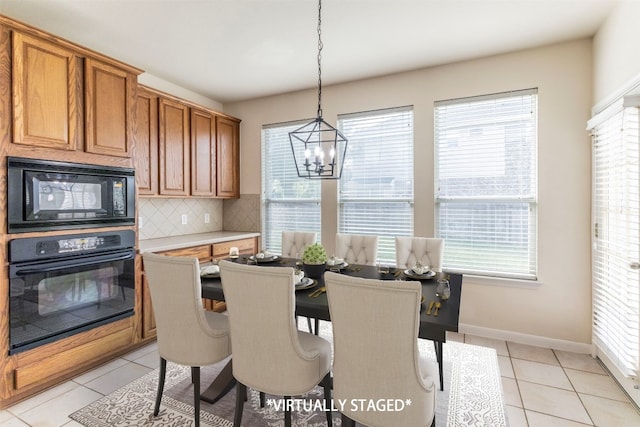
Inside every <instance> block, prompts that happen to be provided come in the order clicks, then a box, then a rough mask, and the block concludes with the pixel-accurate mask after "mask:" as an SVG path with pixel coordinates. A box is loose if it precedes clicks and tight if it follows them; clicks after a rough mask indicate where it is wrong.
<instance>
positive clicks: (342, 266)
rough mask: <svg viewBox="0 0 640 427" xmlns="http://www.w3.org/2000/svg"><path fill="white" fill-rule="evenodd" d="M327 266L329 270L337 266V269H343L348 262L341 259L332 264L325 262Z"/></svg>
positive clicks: (347, 265)
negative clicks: (339, 261)
mask: <svg viewBox="0 0 640 427" xmlns="http://www.w3.org/2000/svg"><path fill="white" fill-rule="evenodd" d="M327 267H328V268H329V270H331V269H332V268H337V269H338V270H344V269H345V268H347V267H349V263H348V262H344V261H342V262H341V263H338V264H333V265H329V264H327Z"/></svg>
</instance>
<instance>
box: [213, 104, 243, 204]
mask: <svg viewBox="0 0 640 427" xmlns="http://www.w3.org/2000/svg"><path fill="white" fill-rule="evenodd" d="M217 147H218V150H217V156H218V158H217V172H218V178H217V181H216V183H217V187H216V195H217V196H218V197H224V198H234V197H240V123H239V122H237V121H235V120H232V119H230V118H227V117H222V116H218V118H217Z"/></svg>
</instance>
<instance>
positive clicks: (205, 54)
mask: <svg viewBox="0 0 640 427" xmlns="http://www.w3.org/2000/svg"><path fill="white" fill-rule="evenodd" d="M615 3H616V1H615V0H324V1H323V3H322V27H321V28H322V41H323V43H324V48H323V50H322V84H323V85H329V84H334V83H340V82H346V81H351V80H357V79H362V78H367V77H374V76H380V75H385V74H391V73H396V72H399V71H406V70H411V69H418V68H423V67H428V66H433V65H438V64H444V63H449V62H456V61H463V60H467V59H472V58H477V57H482V56H488V55H494V54H499V53H504V52H509V51H514V50H520V49H526V48H530V47H534V46H540V45H545V44H550V43H555V42H560V41H566V40H572V39H577V38H583V37H590V36H592V35H594V34H595V32H596V30H597V29H598V27H599V26H600V25H601V23H602V22H603V21H604V19H605V18H606V17H607V15H608V13H609V12H610V11H611V10H612V9H613V7H614V6H615ZM0 14H3V15H6V16H9V17H12V18H15V19H17V20H19V21H22V22H25V23H28V24H31V25H33V26H35V27H37V28H40V29H42V30H45V31H48V32H51V33H53V34H55V35H58V36H61V37H63V38H66V39H68V40H71V41H73V42H76V43H78V44H80V45H82V46H86V47H88V48H91V49H93V50H96V51H98V52H101V53H104V54H106V55H109V56H111V57H113V58H116V59H119V60H121V61H123V62H126V63H128V64H131V65H133V66H135V67H138V68H141V69H143V70H145V71H146V72H148V73H149V74H152V75H153V76H155V77H159V78H161V79H164V80H166V81H168V82H170V83H173V84H176V85H178V86H182V87H183V88H185V89H188V90H191V91H194V92H196V93H199V94H201V95H203V96H206V97H208V98H210V99H212V100H215V101H218V102H221V103H226V102H233V101H239V100H245V99H251V98H256V97H261V96H267V95H273V94H277V93H283V92H289V91H294V90H300V89H308V88H315V87H317V85H318V64H317V49H318V34H317V19H318V3H317V0H0Z"/></svg>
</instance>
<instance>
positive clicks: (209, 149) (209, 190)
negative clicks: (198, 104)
mask: <svg viewBox="0 0 640 427" xmlns="http://www.w3.org/2000/svg"><path fill="white" fill-rule="evenodd" d="M191 194H192V195H194V196H215V195H216V117H215V116H214V115H213V114H211V113H210V112H207V111H204V110H199V109H195V108H192V109H191Z"/></svg>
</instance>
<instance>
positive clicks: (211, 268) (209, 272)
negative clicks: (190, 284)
mask: <svg viewBox="0 0 640 427" xmlns="http://www.w3.org/2000/svg"><path fill="white" fill-rule="evenodd" d="M200 277H202V278H204V279H218V278H219V277H220V267H218V266H217V265H206V266H202V267H200Z"/></svg>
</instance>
